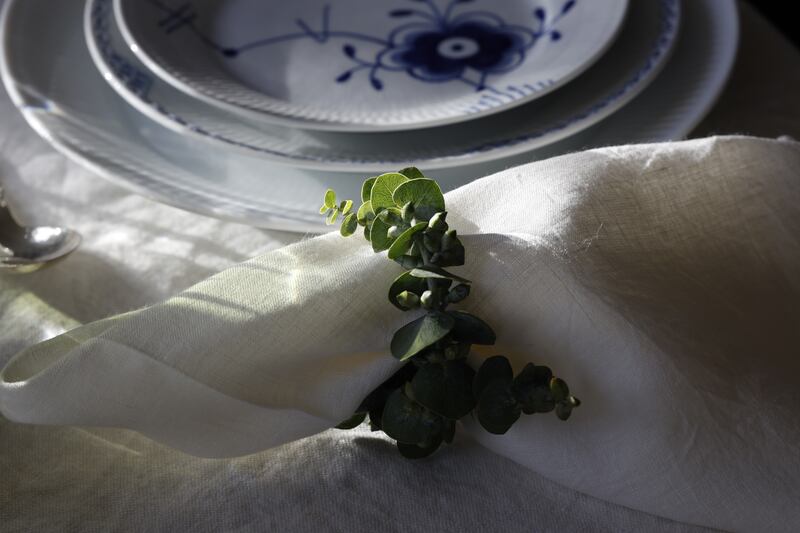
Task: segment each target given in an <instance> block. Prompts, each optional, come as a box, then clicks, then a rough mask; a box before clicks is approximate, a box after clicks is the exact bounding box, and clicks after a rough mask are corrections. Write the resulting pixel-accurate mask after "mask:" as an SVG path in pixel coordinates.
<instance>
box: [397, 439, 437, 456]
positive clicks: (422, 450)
mask: <svg viewBox="0 0 800 533" xmlns="http://www.w3.org/2000/svg"><path fill="white" fill-rule="evenodd" d="M441 445H442V438H441V437H439V438H438V439H434V441H433V442H432V443H430V444H424V445H422V446H420V445H418V444H406V443H405V442H400V441H397V450H398V451H399V452H400V455H402V456H403V457H405V458H406V459H424V458H425V457H428V456H429V455H431V454H432V453H433V452H435V451H436V450H438V449H439V446H441Z"/></svg>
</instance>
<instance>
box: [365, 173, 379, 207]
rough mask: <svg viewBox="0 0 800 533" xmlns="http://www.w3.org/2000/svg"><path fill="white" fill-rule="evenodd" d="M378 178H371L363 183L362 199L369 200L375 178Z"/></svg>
mask: <svg viewBox="0 0 800 533" xmlns="http://www.w3.org/2000/svg"><path fill="white" fill-rule="evenodd" d="M377 179H378V178H369V179H368V180H366V181H365V182H364V183H363V184H362V185H361V201H362V202H369V198H370V195H371V193H372V186H373V185H375V180H377Z"/></svg>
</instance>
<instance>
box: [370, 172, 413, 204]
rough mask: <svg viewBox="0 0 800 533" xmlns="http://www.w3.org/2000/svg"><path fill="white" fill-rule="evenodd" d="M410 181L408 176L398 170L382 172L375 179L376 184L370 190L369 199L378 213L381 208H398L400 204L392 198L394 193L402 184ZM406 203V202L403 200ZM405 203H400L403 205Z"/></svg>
mask: <svg viewBox="0 0 800 533" xmlns="http://www.w3.org/2000/svg"><path fill="white" fill-rule="evenodd" d="M407 181H408V178H407V177H405V176H403V175H402V174H399V173H397V172H390V173H388V174H381V175H380V176H378V177H377V179H376V180H375V184H374V185H373V186H372V190H371V191H370V196H369V200H370V201H371V202H372V209H373V210H374V211H375V213H378V212H379V211H380V210H381V209H387V208H389V207H394V208H397V207H398V205H397V204H395V203H394V200H392V194H394V191H395V189H397V187H399V186H400V185H401V184H403V183H405V182H407ZM403 203H405V202H403ZM402 205H403V204H400V207H402Z"/></svg>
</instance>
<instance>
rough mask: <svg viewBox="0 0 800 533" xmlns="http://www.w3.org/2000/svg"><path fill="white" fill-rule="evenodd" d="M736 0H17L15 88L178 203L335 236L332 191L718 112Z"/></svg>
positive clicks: (675, 124) (115, 168) (26, 103)
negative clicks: (323, 211) (326, 203)
mask: <svg viewBox="0 0 800 533" xmlns="http://www.w3.org/2000/svg"><path fill="white" fill-rule="evenodd" d="M737 37H738V20H737V12H736V7H735V3H734V0H683V1H681V0H503V1H502V2H497V1H496V0H339V1H337V2H335V3H334V2H329V1H326V0H304V1H303V2H278V1H273V0H190V1H187V0H60V1H59V2H52V1H51V0H8V1H7V2H6V5H5V9H4V13H3V22H2V58H1V59H2V61H1V62H0V66H2V76H3V81H4V83H5V85H6V88H7V89H8V91H9V93H10V94H11V96H12V98H13V99H14V101H15V103H16V104H17V106H18V107H19V108H20V109H21V110H22V112H23V113H24V115H25V117H26V118H27V120H28V121H29V122H30V124H31V125H32V126H33V127H34V128H36V130H37V131H38V132H39V133H40V134H42V135H43V136H44V137H45V138H46V139H48V140H49V141H50V142H51V143H53V144H54V145H55V146H56V147H57V148H59V149H60V150H62V151H64V152H65V153H67V154H68V155H69V156H71V157H73V158H74V159H77V160H79V161H80V162H82V163H83V164H85V165H87V166H89V167H91V168H93V169H94V170H96V171H97V172H98V173H100V174H102V175H104V176H106V177H108V178H109V179H113V180H115V181H117V182H119V183H121V184H123V185H125V186H127V187H129V188H132V189H134V190H137V191H138V192H141V193H144V194H146V195H149V196H152V197H154V198H156V199H159V200H161V201H164V202H168V203H172V204H174V205H177V206H180V207H184V208H186V209H191V210H194V211H199V212H204V213H209V214H212V215H215V216H220V217H225V218H232V219H236V220H241V221H245V222H247V223H251V224H255V225H259V226H264V227H272V228H280V229H289V230H296V231H319V230H320V229H324V226H321V220H320V218H321V217H319V215H318V214H317V207H318V205H319V202H320V199H321V198H322V195H323V192H324V191H325V189H327V188H328V187H333V188H335V189H336V190H337V192H339V193H340V196H345V195H349V196H351V197H356V196H358V190H359V187H360V183H361V181H362V180H363V179H364V178H365V177H368V176H370V175H374V174H376V173H380V172H386V171H391V170H396V169H399V168H402V167H405V166H410V165H414V166H418V167H420V168H421V169H422V170H423V171H424V172H426V174H429V175H430V176H431V177H434V178H436V179H437V180H439V181H440V183H442V185H443V187H444V188H447V189H449V188H453V187H456V186H458V185H461V184H464V183H466V182H468V181H470V180H472V179H475V178H477V177H480V176H483V175H485V174H487V173H490V172H492V171H495V170H500V169H502V168H506V167H509V166H511V165H514V164H518V163H521V162H525V161H531V160H535V159H541V158H544V157H549V156H552V155H556V154H559V153H564V152H567V151H572V150H576V149H581V148H586V147H594V146H602V145H609V144H619V143H629V142H646V141H657V140H668V139H677V138H680V137H683V136H684V135H686V134H687V133H688V132H689V130H691V128H692V127H693V126H694V125H695V124H696V123H697V122H698V121H699V120H700V119H701V118H702V116H703V115H704V114H705V113H706V111H707V110H708V109H709V107H710V106H711V104H712V103H713V101H714V100H715V99H716V97H717V95H718V94H719V91H720V90H721V88H722V87H723V85H724V83H725V80H726V79H727V75H728V73H729V71H730V69H731V67H732V64H733V59H734V57H735V52H736V44H737Z"/></svg>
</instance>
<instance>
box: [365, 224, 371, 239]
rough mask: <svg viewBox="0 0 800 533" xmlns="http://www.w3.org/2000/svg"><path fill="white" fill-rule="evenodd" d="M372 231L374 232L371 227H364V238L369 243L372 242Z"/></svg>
mask: <svg viewBox="0 0 800 533" xmlns="http://www.w3.org/2000/svg"><path fill="white" fill-rule="evenodd" d="M371 230H372V227H371V225H366V226H364V238H365V239H367V240H368V241H371V240H372V231H371Z"/></svg>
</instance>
